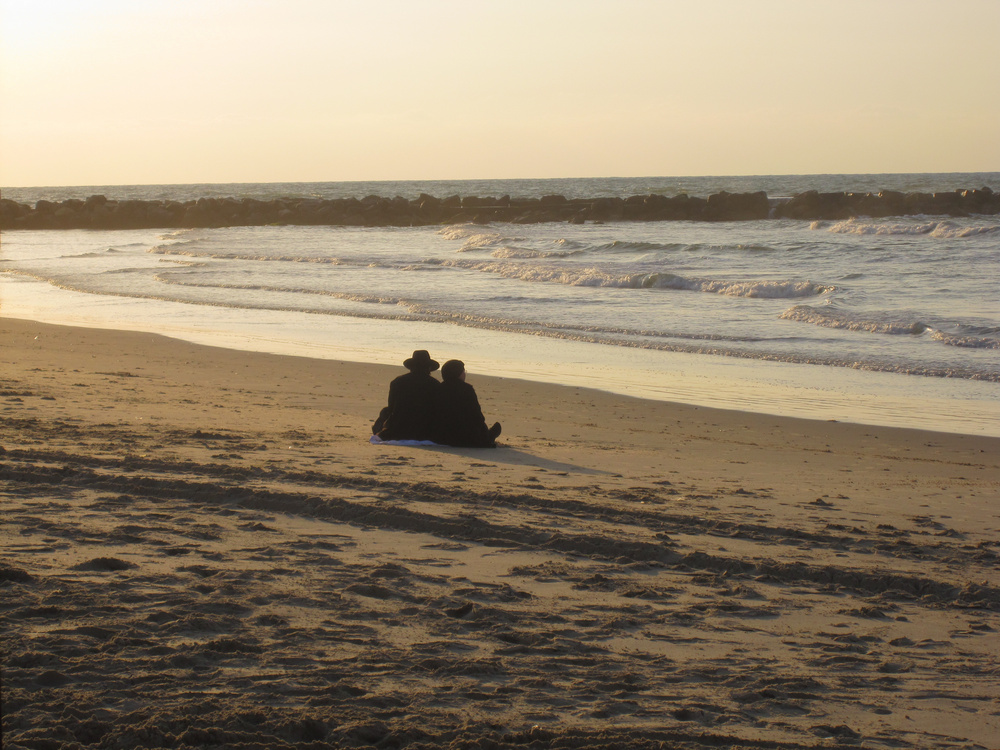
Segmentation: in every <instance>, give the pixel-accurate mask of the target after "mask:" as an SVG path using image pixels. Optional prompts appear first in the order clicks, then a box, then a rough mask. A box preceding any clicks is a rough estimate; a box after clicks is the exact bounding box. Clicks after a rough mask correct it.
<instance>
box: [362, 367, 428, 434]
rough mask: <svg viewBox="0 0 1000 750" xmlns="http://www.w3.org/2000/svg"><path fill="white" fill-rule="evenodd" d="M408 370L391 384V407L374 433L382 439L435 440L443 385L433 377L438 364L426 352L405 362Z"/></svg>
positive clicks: (384, 412)
mask: <svg viewBox="0 0 1000 750" xmlns="http://www.w3.org/2000/svg"><path fill="white" fill-rule="evenodd" d="M403 366H404V367H405V368H406V369H407V370H409V372H408V373H406V374H405V375H400V376H399V377H398V378H396V379H394V380H393V381H392V382H391V383H389V405H388V406H386V407H385V408H384V409H382V411H381V413H380V414H379V417H378V419H377V420H376V421H375V424H374V425H372V433H373V434H375V435H378V437H379V438H381V439H382V440H433V439H434V425H435V417H436V414H437V408H438V396H439V392H440V390H441V383H440V382H438V381H437V380H435V379H434V378H432V377H431V373H432V372H434V371H435V370H436V369H438V363H437V362H436V361H434V360H433V359H431V355H430V354H428V352H427V351H426V350H425V349H420V350H418V351H415V352H413V356H412V357H410V358H409V359H408V360H406V361H405V362H403Z"/></svg>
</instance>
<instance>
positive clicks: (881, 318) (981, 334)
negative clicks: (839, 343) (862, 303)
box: [780, 305, 1000, 349]
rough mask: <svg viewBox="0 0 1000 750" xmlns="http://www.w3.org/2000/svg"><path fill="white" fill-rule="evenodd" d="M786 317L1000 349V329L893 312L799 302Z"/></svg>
mask: <svg viewBox="0 0 1000 750" xmlns="http://www.w3.org/2000/svg"><path fill="white" fill-rule="evenodd" d="M780 317H781V319H782V320H794V321H797V322H799V323H810V324H812V325H816V326H822V327H824V328H839V329H843V330H848V331H862V332H865V333H878V334H885V335H889V336H920V335H925V334H926V335H927V336H928V337H929V338H931V339H933V340H935V341H940V342H941V343H942V344H946V345H948V346H958V347H964V348H970V349H1000V338H998V336H997V330H996V329H994V328H990V327H968V326H966V327H964V328H963V330H960V331H958V332H955V331H947V330H944V329H943V327H942V326H941V325H939V324H935V323H929V322H926V321H923V320H919V319H912V318H900V317H898V314H892V313H869V314H867V315H866V316H864V317H858V316H857V315H855V314H854V313H849V312H846V311H843V310H835V309H819V308H815V307H811V306H809V305H796V306H795V307H791V308H789V309H788V310H785V312H783V313H782V314H781V316H780Z"/></svg>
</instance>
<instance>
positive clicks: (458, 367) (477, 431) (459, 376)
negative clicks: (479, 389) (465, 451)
mask: <svg viewBox="0 0 1000 750" xmlns="http://www.w3.org/2000/svg"><path fill="white" fill-rule="evenodd" d="M438 403H439V406H438V419H437V430H436V432H435V438H434V441H435V442H437V443H442V444H443V445H453V446H456V447H461V448H496V447H497V444H496V439H497V437H498V436H499V435H500V423H499V422H495V423H494V424H493V426H492V427H487V426H486V418H485V417H484V416H483V410H482V408H481V407H480V406H479V398H478V397H477V396H476V389H475V388H473V387H472V386H471V385H469V384H468V383H466V382H465V364H464V363H463V362H462V361H461V360H458V359H450V360H448V361H447V362H445V363H444V366H443V367H442V368H441V393H440V399H439V402H438Z"/></svg>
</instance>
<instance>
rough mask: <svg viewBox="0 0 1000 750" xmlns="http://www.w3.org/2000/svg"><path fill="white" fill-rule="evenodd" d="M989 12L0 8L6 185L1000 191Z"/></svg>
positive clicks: (33, 3) (748, 6) (642, 5)
mask: <svg viewBox="0 0 1000 750" xmlns="http://www.w3.org/2000/svg"><path fill="white" fill-rule="evenodd" d="M998 39H1000V0H831V1H829V2H828V1H827V0H677V1H674V0H600V1H597V0H502V2H501V1H496V2H494V1H492V0H455V1H454V2H453V1H452V0H423V2H419V1H415V0H399V1H398V2H397V1H394V0H358V1H357V2H355V1H353V0H0V185H7V186H36V185H100V184H131V183H187V182H270V181H336V180H380V179H460V178H490V177H605V176H653V175H730V174H789V173H793V174H802V173H825V172H835V173H843V172H862V173H874V172H952V171H1000V64H998V56H997V49H998V47H997V40H998Z"/></svg>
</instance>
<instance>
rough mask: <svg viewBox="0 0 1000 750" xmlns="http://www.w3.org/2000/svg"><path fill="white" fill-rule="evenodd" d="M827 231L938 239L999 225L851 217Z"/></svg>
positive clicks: (818, 224) (815, 224)
mask: <svg viewBox="0 0 1000 750" xmlns="http://www.w3.org/2000/svg"><path fill="white" fill-rule="evenodd" d="M810 228H812V229H824V228H827V225H826V223H825V222H813V223H812V224H811V225H810ZM827 231H829V232H832V233H834V234H861V235H897V236H917V235H927V236H930V237H936V238H938V239H954V238H962V237H975V236H979V235H984V234H985V235H989V234H996V233H1000V225H989V226H971V227H970V226H962V225H961V224H958V223H956V222H954V221H928V222H923V223H920V224H913V223H899V222H895V223H890V222H880V221H872V220H867V219H857V218H851V219H845V220H844V221H840V222H837V223H835V224H833V225H832V226H830V227H829V228H828V229H827Z"/></svg>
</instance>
